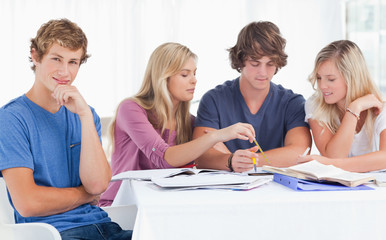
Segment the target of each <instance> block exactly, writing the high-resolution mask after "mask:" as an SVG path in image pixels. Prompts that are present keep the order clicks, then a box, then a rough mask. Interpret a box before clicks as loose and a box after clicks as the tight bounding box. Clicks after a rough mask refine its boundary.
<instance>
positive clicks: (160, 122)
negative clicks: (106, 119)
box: [109, 42, 197, 151]
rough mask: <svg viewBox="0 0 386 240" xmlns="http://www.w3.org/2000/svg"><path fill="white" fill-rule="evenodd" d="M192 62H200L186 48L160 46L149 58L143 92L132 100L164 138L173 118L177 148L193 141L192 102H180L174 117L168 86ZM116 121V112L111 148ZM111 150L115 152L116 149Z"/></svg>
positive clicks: (112, 127)
mask: <svg viewBox="0 0 386 240" xmlns="http://www.w3.org/2000/svg"><path fill="white" fill-rule="evenodd" d="M190 58H194V60H195V61H196V60H197V56H196V54H194V53H193V52H192V51H190V49H189V48H187V47H186V46H183V45H181V44H179V43H172V42H169V43H164V44H162V45H160V46H159V47H157V48H156V49H155V50H154V51H153V53H152V54H151V56H150V59H149V62H148V64H147V68H146V72H145V76H144V79H143V82H142V86H141V88H140V90H139V91H138V93H137V94H135V95H134V96H133V97H131V98H129V99H131V100H133V101H135V102H136V103H138V104H139V105H140V106H141V107H143V108H144V109H145V110H146V111H147V113H148V114H147V115H148V119H149V121H150V123H151V124H152V125H153V127H154V128H155V129H161V135H162V134H163V133H164V131H165V129H166V128H167V127H168V123H169V121H170V120H172V119H173V117H174V118H175V120H176V133H177V136H176V144H181V143H185V142H188V141H190V140H191V139H192V126H191V124H192V123H191V119H190V112H189V108H190V102H189V101H186V102H180V103H179V104H178V106H177V109H176V111H175V115H174V116H173V114H174V111H173V104H172V99H171V97H170V92H169V90H168V87H167V82H168V79H169V78H170V77H171V76H173V75H176V74H177V73H179V72H180V71H181V70H182V69H183V67H184V65H185V64H186V63H187V61H188V60H189V59H190ZM125 100H126V99H125ZM125 100H123V101H125ZM118 108H119V106H118ZM118 108H117V110H118ZM116 118H117V111H116V113H115V117H114V119H113V120H112V122H111V124H110V127H109V138H110V144H111V146H114V132H115V123H116ZM110 149H111V148H110ZM112 150H113V151H114V149H112Z"/></svg>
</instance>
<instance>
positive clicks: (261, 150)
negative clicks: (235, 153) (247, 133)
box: [253, 139, 269, 163]
mask: <svg viewBox="0 0 386 240" xmlns="http://www.w3.org/2000/svg"><path fill="white" fill-rule="evenodd" d="M253 141H254V142H255V144H256V146H257V147H258V148H259V150H260V152H261V154H262V155H263V157H264V158H265V160H266V161H267V163H269V161H268V158H267V157H266V156H265V154H264V152H263V149H261V147H260V145H259V144H258V143H257V141H256V139H253Z"/></svg>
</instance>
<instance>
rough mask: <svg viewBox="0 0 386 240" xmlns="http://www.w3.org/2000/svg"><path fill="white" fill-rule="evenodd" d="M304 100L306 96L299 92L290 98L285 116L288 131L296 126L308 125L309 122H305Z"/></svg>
mask: <svg viewBox="0 0 386 240" xmlns="http://www.w3.org/2000/svg"><path fill="white" fill-rule="evenodd" d="M304 101H305V100H304V97H303V96H302V95H299V94H296V95H294V96H293V97H291V99H290V100H289V102H288V107H287V110H286V116H285V125H286V129H287V131H289V130H291V129H293V128H295V127H308V124H307V123H305V122H304V116H305V113H304Z"/></svg>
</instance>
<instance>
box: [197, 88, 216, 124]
mask: <svg viewBox="0 0 386 240" xmlns="http://www.w3.org/2000/svg"><path fill="white" fill-rule="evenodd" d="M218 112H219V110H218V107H217V105H216V101H215V97H214V92H213V90H211V91H209V92H207V93H205V94H204V96H203V97H202V98H201V100H200V104H199V106H198V110H197V118H196V119H195V124H194V125H195V127H210V128H214V129H220V123H219V122H220V119H219V114H218Z"/></svg>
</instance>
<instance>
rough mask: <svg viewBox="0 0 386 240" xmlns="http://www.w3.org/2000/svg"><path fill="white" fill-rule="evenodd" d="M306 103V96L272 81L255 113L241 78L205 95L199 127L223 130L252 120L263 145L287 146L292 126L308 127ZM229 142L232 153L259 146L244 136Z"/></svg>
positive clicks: (199, 114)
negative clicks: (246, 99)
mask: <svg viewBox="0 0 386 240" xmlns="http://www.w3.org/2000/svg"><path fill="white" fill-rule="evenodd" d="M304 102H305V100H304V97H303V96H302V95H300V94H295V93H293V92H292V91H291V90H288V89H285V88H283V87H282V86H281V85H276V84H274V83H272V82H271V84H270V89H269V93H268V95H267V97H266V98H265V100H264V103H263V104H262V106H261V107H260V109H259V111H258V112H257V113H256V114H252V113H251V112H250V110H249V108H248V106H247V104H246V102H245V100H244V97H243V96H242V95H241V92H240V85H239V78H237V79H235V80H233V81H226V82H225V83H223V84H222V85H218V86H217V87H215V88H214V89H212V90H209V91H208V92H207V93H205V94H204V96H203V97H202V99H201V101H200V105H199V107H198V112H197V118H196V121H195V126H196V127H210V128H215V129H222V128H225V127H228V126H230V125H232V124H235V123H238V122H242V123H250V124H251V125H252V126H253V127H254V129H255V133H256V140H257V141H258V143H259V145H260V147H261V148H262V149H263V150H270V149H274V148H278V147H283V146H284V139H285V136H286V134H287V132H288V131H289V130H291V129H292V128H295V127H308V124H307V123H305V122H304V116H305V113H304ZM225 145H226V146H227V147H228V149H229V151H231V152H235V151H236V150H238V149H248V148H251V147H253V146H255V145H254V143H250V142H249V141H245V140H240V139H234V140H230V141H228V142H225Z"/></svg>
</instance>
